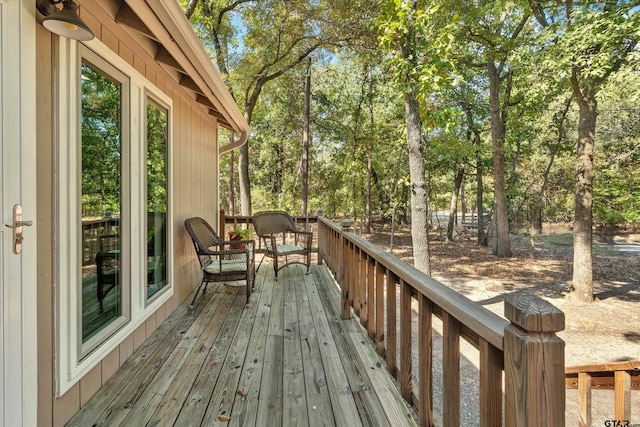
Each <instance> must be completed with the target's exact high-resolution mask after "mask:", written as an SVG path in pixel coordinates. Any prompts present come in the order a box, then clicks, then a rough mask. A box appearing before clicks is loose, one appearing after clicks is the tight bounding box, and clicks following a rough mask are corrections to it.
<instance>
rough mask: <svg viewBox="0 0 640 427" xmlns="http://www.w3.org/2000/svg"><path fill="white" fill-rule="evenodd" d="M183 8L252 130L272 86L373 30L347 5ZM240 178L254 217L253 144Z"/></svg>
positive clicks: (242, 1)
mask: <svg viewBox="0 0 640 427" xmlns="http://www.w3.org/2000/svg"><path fill="white" fill-rule="evenodd" d="M194 2H195V3H196V4H195V5H194ZM182 4H183V7H184V8H185V11H186V13H187V17H188V18H189V19H190V21H191V23H192V25H193V26H194V27H195V29H196V33H197V34H198V35H199V36H200V38H201V40H202V41H203V43H204V44H205V45H207V46H211V47H212V50H213V53H214V55H215V60H216V63H217V64H218V69H219V70H220V73H221V74H222V77H223V79H224V80H225V82H226V83H227V85H228V86H229V88H230V90H231V92H232V94H234V96H235V97H236V100H237V101H238V102H240V103H241V104H242V105H243V106H244V114H245V117H246V119H247V122H248V123H249V124H251V122H252V118H253V112H254V109H255V108H256V105H257V103H258V101H259V99H260V95H261V93H262V90H263V89H264V87H265V85H266V84H268V83H269V82H272V81H274V80H276V79H278V78H279V77H281V76H282V75H284V74H285V73H287V72H288V71H290V70H292V69H294V68H296V67H297V66H298V65H300V64H301V63H303V62H304V61H305V59H306V58H308V57H309V55H311V54H312V53H313V52H315V51H317V50H319V49H321V48H323V49H325V48H332V47H337V46H340V45H341V44H344V43H348V42H350V41H352V40H355V39H357V37H359V36H360V34H361V33H362V32H363V31H366V30H367V29H366V20H365V19H361V20H355V19H354V17H355V16H356V10H357V9H352V8H350V7H348V6H349V2H347V1H346V0H344V1H335V0H334V1H329V0H319V1H317V0H287V1H284V0H265V1H255V0H229V1H221V0H212V1H208V0H200V1H196V0H191V1H190V2H186V1H184V0H183V2H182ZM360 5H361V6H363V7H362V9H361V10H357V13H360V14H361V18H362V17H366V14H367V13H368V11H370V10H371V8H372V5H371V4H368V3H367V1H364V0H362V1H361V2H360ZM198 6H200V7H198ZM233 12H235V13H237V14H238V15H239V16H240V17H241V19H242V27H241V28H239V27H237V26H236V27H234V25H233V24H232V22H231V20H230V17H229V14H231V13H233ZM189 13H191V14H189ZM242 32H244V34H242ZM238 35H241V36H242V43H239V42H238V40H237V39H236V37H238ZM240 96H241V97H242V98H241V99H238V97H240ZM238 172H239V185H240V203H241V213H242V214H243V215H250V213H251V210H252V207H251V186H250V175H249V144H245V145H243V146H242V147H241V148H240V149H239V156H238Z"/></svg>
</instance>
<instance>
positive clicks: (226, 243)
mask: <svg viewBox="0 0 640 427" xmlns="http://www.w3.org/2000/svg"><path fill="white" fill-rule="evenodd" d="M237 244H245V245H247V246H251V247H246V248H242V249H240V248H238V249H232V248H230V247H229V248H227V247H226V246H230V245H237ZM254 247H255V240H233V241H224V242H221V244H220V245H215V246H211V247H209V248H200V251H201V252H203V253H205V254H207V255H233V254H244V253H247V252H254V251H253V248H254ZM213 248H222V249H218V250H216V249H213Z"/></svg>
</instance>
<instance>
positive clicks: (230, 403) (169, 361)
mask: <svg viewBox="0 0 640 427" xmlns="http://www.w3.org/2000/svg"><path fill="white" fill-rule="evenodd" d="M240 283H241V284H242V285H243V286H240V287H234V286H224V285H221V284H218V285H215V286H212V287H210V288H209V290H208V291H207V293H206V294H205V295H204V296H201V297H200V298H199V299H198V301H197V303H196V306H195V307H194V308H193V309H191V310H190V309H188V302H189V301H190V299H189V298H187V301H186V302H185V303H184V304H183V305H182V306H180V307H179V308H178V309H177V310H176V311H175V312H174V313H173V314H172V315H171V316H170V317H169V318H168V319H167V320H166V321H165V322H164V323H163V324H162V325H161V326H160V327H159V328H158V330H157V331H156V332H155V333H154V334H153V335H152V336H151V337H150V338H149V339H148V340H147V341H146V342H145V343H144V344H143V345H142V346H141V347H140V348H139V349H138V350H137V351H136V352H135V353H134V354H133V355H132V356H131V357H130V358H129V360H128V361H127V362H126V363H125V364H124V365H123V366H122V367H121V369H120V370H119V371H118V372H117V373H116V374H115V375H114V376H113V377H112V378H111V379H110V380H109V381H108V382H107V383H106V384H105V386H104V387H103V388H102V389H101V390H99V391H98V392H97V393H96V395H95V396H94V397H93V398H92V399H91V400H89V402H88V403H87V404H86V405H85V406H84V407H83V408H82V409H81V410H80V412H78V413H77V414H76V416H75V417H74V418H73V419H72V420H71V421H70V422H69V423H68V425H72V426H76V425H77V426H90V425H94V426H97V425H109V426H111V425H123V426H144V425H147V426H156V425H161V426H171V425H175V426H187V425H195V426H199V425H202V426H212V425H226V424H230V425H247V426H254V425H260V426H280V425H283V426H286V425H291V426H306V425H309V426H314V425H323V426H325V425H326V426H332V425H338V426H349V427H355V426H360V425H363V426H394V427H395V426H402V425H415V421H414V418H413V415H412V413H411V410H410V409H408V407H407V405H406V403H405V402H404V401H403V400H402V399H401V397H400V394H399V392H398V390H397V388H396V386H395V385H394V383H393V381H392V379H391V377H390V376H389V374H388V372H387V370H386V368H385V363H384V362H383V361H382V360H381V359H380V358H379V357H378V355H377V354H376V352H375V349H374V348H373V346H372V344H371V343H370V341H369V339H368V338H367V336H366V334H365V333H364V332H363V330H362V328H361V327H360V325H359V323H358V321H357V319H356V318H353V319H350V320H346V321H345V320H341V318H340V292H339V290H338V288H337V287H336V285H335V282H334V281H333V279H332V278H331V276H330V274H329V272H328V270H327V269H326V268H325V267H324V266H316V265H313V266H312V268H311V274H305V268H304V267H302V266H298V265H295V266H289V267H287V268H285V269H284V270H282V271H281V273H280V277H279V279H278V281H277V282H276V281H274V275H273V270H272V269H270V268H268V267H266V268H265V267H263V268H262V269H261V270H260V272H259V274H258V276H257V278H256V291H255V293H254V294H252V296H251V302H250V304H249V305H247V306H246V307H245V304H244V302H245V295H244V282H240Z"/></svg>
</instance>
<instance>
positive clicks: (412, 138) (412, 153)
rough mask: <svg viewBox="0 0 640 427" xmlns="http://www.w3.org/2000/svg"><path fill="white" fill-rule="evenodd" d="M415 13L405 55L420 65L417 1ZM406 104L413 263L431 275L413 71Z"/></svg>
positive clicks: (408, 77)
mask: <svg viewBox="0 0 640 427" xmlns="http://www.w3.org/2000/svg"><path fill="white" fill-rule="evenodd" d="M410 3H411V7H412V12H413V13H412V14H411V16H410V17H409V20H410V23H409V26H408V31H407V34H405V39H404V40H403V45H402V57H403V58H404V60H405V61H408V62H409V63H410V64H411V68H412V69H417V67H418V64H417V55H416V52H415V29H414V25H415V15H416V8H417V1H416V0H412V1H411V2H410ZM404 79H405V87H406V88H407V89H408V90H407V93H406V95H405V100H404V106H405V116H406V122H407V148H408V151H409V178H410V181H411V240H412V244H413V265H414V266H415V267H416V268H417V269H418V270H420V271H422V272H423V273H425V274H427V275H431V268H430V265H429V235H428V229H427V224H428V217H429V212H428V207H427V185H426V181H425V168H424V156H423V149H422V138H421V134H422V123H421V122H420V105H419V104H418V99H417V93H416V88H415V86H416V83H417V82H415V81H414V78H413V77H412V76H411V73H410V72H409V71H408V70H407V71H405V76H404Z"/></svg>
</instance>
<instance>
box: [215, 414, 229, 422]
mask: <svg viewBox="0 0 640 427" xmlns="http://www.w3.org/2000/svg"><path fill="white" fill-rule="evenodd" d="M218 419H219V420H220V421H222V422H227V421H231V417H228V416H226V415H220V416H219V417H218Z"/></svg>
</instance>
